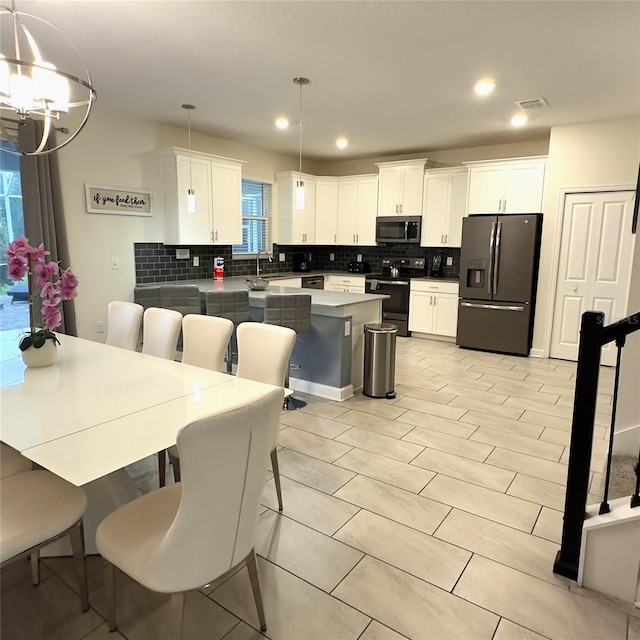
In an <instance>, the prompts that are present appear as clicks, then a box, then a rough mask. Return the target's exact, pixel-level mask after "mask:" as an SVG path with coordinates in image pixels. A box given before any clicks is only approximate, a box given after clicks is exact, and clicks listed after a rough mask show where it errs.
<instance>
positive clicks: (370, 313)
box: [139, 276, 388, 401]
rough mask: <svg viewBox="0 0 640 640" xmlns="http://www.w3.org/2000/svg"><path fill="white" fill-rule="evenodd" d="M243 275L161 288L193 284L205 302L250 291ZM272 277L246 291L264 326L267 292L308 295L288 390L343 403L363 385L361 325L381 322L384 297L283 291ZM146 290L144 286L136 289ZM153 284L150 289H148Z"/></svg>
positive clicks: (254, 316) (255, 318)
mask: <svg viewBox="0 0 640 640" xmlns="http://www.w3.org/2000/svg"><path fill="white" fill-rule="evenodd" d="M246 279H247V276H240V277H236V278H225V279H224V280H213V279H201V280H186V281H185V280H180V281H179V282H167V283H164V284H181V285H182V284H195V285H197V286H198V288H199V289H200V294H201V296H202V299H203V301H204V298H205V296H206V293H207V292H208V291H239V290H245V291H246V290H248V288H247V283H246ZM277 282H278V279H277V278H270V284H269V286H268V288H267V289H266V290H265V291H251V290H248V292H249V307H250V313H251V320H253V321H256V322H262V320H263V318H264V299H265V297H266V296H267V295H269V294H285V295H292V294H309V295H311V330H310V331H308V332H306V333H302V334H299V335H298V339H297V340H296V344H295V347H294V349H293V354H292V356H291V362H292V363H295V364H297V365H300V368H299V369H292V370H291V373H290V380H289V386H290V388H291V389H293V390H295V391H301V392H303V393H309V394H311V395H314V396H319V397H322V398H327V399H329V400H338V401H340V400H346V399H347V398H350V397H351V396H352V395H353V393H354V391H357V390H358V389H360V388H361V387H362V381H363V362H364V329H363V327H364V325H365V324H367V323H373V322H380V321H381V318H382V301H383V300H384V299H385V298H387V297H388V296H385V295H375V294H359V293H343V292H339V291H324V290H319V289H299V288H294V287H281V286H278V284H277ZM139 286H145V285H139ZM151 286H153V285H151Z"/></svg>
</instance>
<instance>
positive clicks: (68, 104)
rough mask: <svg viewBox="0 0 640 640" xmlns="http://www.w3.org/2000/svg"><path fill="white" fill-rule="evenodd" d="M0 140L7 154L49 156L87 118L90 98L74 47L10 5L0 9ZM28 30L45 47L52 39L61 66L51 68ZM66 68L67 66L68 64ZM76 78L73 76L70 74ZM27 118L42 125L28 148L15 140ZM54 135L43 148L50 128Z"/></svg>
mask: <svg viewBox="0 0 640 640" xmlns="http://www.w3.org/2000/svg"><path fill="white" fill-rule="evenodd" d="M0 29H1V31H0V132H1V134H2V135H1V136H0V139H2V140H6V141H7V142H9V144H10V145H11V148H7V149H6V150H7V151H9V152H10V153H15V154H18V155H25V156H35V155H43V154H46V153H52V152H53V151H57V150H58V149H61V148H62V147H64V146H66V145H67V144H69V143H70V142H71V141H72V140H73V139H74V138H75V137H76V136H77V135H78V133H80V131H81V130H82V128H83V127H84V125H85V123H86V122H87V120H88V118H89V113H90V112H91V108H92V106H93V103H94V102H95V99H96V91H95V89H94V88H93V85H92V84H91V76H90V75H89V70H88V69H87V66H86V65H85V63H84V61H83V60H82V58H81V57H80V54H79V53H78V51H77V49H76V48H75V47H74V45H73V44H72V43H71V42H69V40H68V39H67V38H66V37H65V36H64V35H63V34H62V33H61V32H60V30H59V29H57V28H56V27H54V26H53V25H52V24H50V23H49V22H47V21H45V20H42V19H41V18H38V17H36V16H33V15H30V14H28V13H23V12H21V11H16V9H15V1H14V2H12V7H11V9H9V8H8V7H0ZM34 32H37V34H38V36H39V37H40V36H42V38H43V40H42V41H41V42H46V43H47V45H49V46H50V43H51V41H52V36H53V37H54V38H55V39H56V41H55V46H56V48H58V47H60V45H64V47H60V51H59V52H58V55H59V56H61V57H62V60H63V62H62V63H60V62H58V63H57V64H54V62H53V61H52V58H51V57H50V52H46V55H45V54H43V53H41V51H40V47H39V46H38V44H37V43H36V40H35V38H34V35H33V34H34ZM70 65H72V68H69V66H70ZM76 73H77V74H78V75H75V74H76ZM28 120H34V121H39V122H41V123H42V127H41V131H37V134H38V135H37V140H36V143H35V146H34V147H32V148H25V146H24V143H21V141H20V140H19V131H20V127H21V126H23V125H24V124H25V123H26V122H27V121H28ZM54 129H55V130H56V131H57V132H58V133H59V134H61V135H60V138H61V140H60V141H58V140H57V139H56V140H55V141H54V142H53V143H52V146H51V148H46V147H47V142H48V141H49V136H50V134H51V133H52V131H53V130H54Z"/></svg>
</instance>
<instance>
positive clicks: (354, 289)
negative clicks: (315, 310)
mask: <svg viewBox="0 0 640 640" xmlns="http://www.w3.org/2000/svg"><path fill="white" fill-rule="evenodd" d="M364 279H365V276H339V275H335V276H333V275H325V277H324V288H325V291H342V292H344V293H364Z"/></svg>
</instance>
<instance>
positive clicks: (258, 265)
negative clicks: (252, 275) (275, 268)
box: [256, 251, 273, 277]
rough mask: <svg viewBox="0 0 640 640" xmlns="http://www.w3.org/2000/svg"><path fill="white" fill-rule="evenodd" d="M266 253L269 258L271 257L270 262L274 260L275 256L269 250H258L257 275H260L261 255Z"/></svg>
mask: <svg viewBox="0 0 640 640" xmlns="http://www.w3.org/2000/svg"><path fill="white" fill-rule="evenodd" d="M263 253H264V255H265V256H267V258H269V262H273V257H272V255H271V254H270V253H269V252H268V251H258V256H257V258H256V276H257V277H260V256H261V255H262V254H263Z"/></svg>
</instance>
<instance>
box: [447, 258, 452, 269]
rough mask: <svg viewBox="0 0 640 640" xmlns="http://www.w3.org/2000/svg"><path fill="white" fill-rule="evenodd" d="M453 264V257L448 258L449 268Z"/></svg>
mask: <svg viewBox="0 0 640 640" xmlns="http://www.w3.org/2000/svg"><path fill="white" fill-rule="evenodd" d="M452 264H453V256H447V267H450V266H451V265H452Z"/></svg>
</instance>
